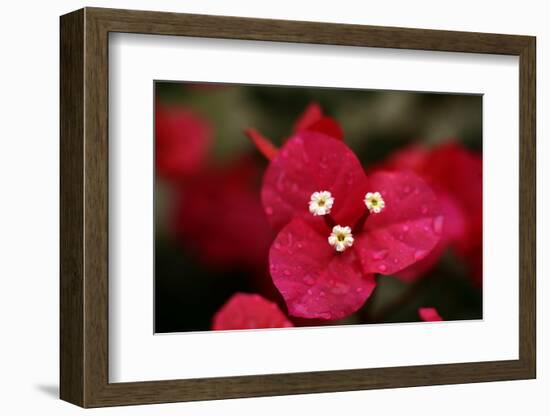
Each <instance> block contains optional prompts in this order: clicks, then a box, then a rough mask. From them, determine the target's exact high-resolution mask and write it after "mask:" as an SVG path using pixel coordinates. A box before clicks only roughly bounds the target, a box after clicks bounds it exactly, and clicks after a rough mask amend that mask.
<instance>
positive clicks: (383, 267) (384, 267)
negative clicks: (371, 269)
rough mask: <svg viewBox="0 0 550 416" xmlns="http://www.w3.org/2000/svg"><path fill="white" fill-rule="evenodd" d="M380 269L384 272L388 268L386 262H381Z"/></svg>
mask: <svg viewBox="0 0 550 416" xmlns="http://www.w3.org/2000/svg"><path fill="white" fill-rule="evenodd" d="M378 270H380V271H381V272H382V273H384V272H385V271H386V270H387V267H386V265H385V264H381V265H380V266H378Z"/></svg>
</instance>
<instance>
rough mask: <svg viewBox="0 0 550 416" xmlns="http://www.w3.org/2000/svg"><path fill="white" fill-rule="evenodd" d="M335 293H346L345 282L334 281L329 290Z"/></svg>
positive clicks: (346, 286)
mask: <svg viewBox="0 0 550 416" xmlns="http://www.w3.org/2000/svg"><path fill="white" fill-rule="evenodd" d="M330 291H331V292H332V293H334V294H335V295H344V294H346V293H348V291H349V286H348V285H347V284H345V283H341V282H340V283H336V284H335V286H334V287H333V288H332V289H331V290H330Z"/></svg>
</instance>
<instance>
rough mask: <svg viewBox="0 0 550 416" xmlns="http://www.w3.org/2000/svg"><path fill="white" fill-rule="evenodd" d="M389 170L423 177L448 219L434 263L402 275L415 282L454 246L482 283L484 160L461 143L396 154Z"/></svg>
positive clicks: (407, 271)
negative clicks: (406, 170) (408, 171)
mask: <svg viewBox="0 0 550 416" xmlns="http://www.w3.org/2000/svg"><path fill="white" fill-rule="evenodd" d="M383 167H384V168H385V169H388V168H389V169H397V170H404V169H409V170H412V171H414V172H416V173H417V174H419V175H421V176H422V177H423V178H424V179H425V180H426V181H427V182H428V183H429V184H430V185H431V186H432V188H433V189H434V191H435V192H436V193H437V195H438V197H439V199H440V201H441V203H442V209H443V211H444V215H445V227H444V232H443V238H442V240H441V242H440V245H439V247H438V248H437V249H436V250H434V252H433V254H432V255H431V256H430V257H431V258H430V259H427V260H426V261H424V262H423V263H417V264H415V265H414V266H412V267H411V268H410V269H408V270H405V271H403V272H401V273H400V276H401V277H403V278H405V279H413V278H416V277H418V276H419V275H421V274H422V273H424V272H425V271H426V270H428V269H429V268H430V266H432V265H433V264H435V263H436V262H437V260H438V258H439V255H437V253H439V254H441V253H443V251H444V250H445V249H446V248H447V247H448V246H449V245H450V246H452V247H453V248H454V249H455V251H456V252H457V253H458V254H459V255H460V256H461V257H462V258H463V259H465V260H466V262H467V263H468V264H469V265H470V267H471V269H472V272H473V275H474V278H475V279H476V282H477V283H481V257H482V255H481V250H482V217H483V206H482V203H483V202H482V201H483V197H482V195H483V189H482V187H483V178H482V159H481V157H480V156H479V155H477V154H475V153H473V152H471V151H469V150H467V149H466V148H464V147H463V146H461V145H460V144H459V143H456V142H447V143H444V144H442V145H439V146H437V147H436V148H434V149H433V150H428V149H425V148H422V147H419V146H414V147H410V148H408V149H405V150H402V151H400V152H397V153H395V154H394V155H392V157H391V158H390V159H389V160H388V161H387V162H386V163H385V164H384V165H383Z"/></svg>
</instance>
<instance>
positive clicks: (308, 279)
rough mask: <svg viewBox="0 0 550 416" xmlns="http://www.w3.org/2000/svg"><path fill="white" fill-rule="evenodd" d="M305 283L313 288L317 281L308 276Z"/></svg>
mask: <svg viewBox="0 0 550 416" xmlns="http://www.w3.org/2000/svg"><path fill="white" fill-rule="evenodd" d="M304 283H305V284H306V285H309V286H313V285H314V284H315V279H314V278H313V276H311V275H309V274H308V275H307V276H306V277H304Z"/></svg>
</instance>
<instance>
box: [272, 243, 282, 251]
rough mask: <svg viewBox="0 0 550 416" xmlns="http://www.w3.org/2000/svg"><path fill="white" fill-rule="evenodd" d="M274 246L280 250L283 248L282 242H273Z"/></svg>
mask: <svg viewBox="0 0 550 416" xmlns="http://www.w3.org/2000/svg"><path fill="white" fill-rule="evenodd" d="M273 247H275V249H276V250H280V249H281V244H280V243H275V244H273Z"/></svg>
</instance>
